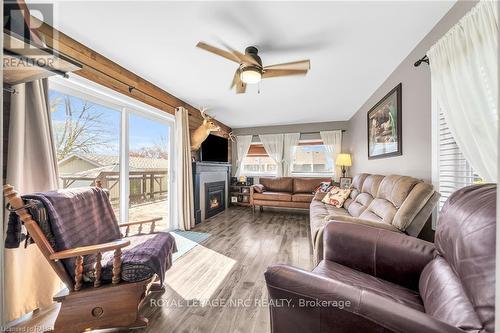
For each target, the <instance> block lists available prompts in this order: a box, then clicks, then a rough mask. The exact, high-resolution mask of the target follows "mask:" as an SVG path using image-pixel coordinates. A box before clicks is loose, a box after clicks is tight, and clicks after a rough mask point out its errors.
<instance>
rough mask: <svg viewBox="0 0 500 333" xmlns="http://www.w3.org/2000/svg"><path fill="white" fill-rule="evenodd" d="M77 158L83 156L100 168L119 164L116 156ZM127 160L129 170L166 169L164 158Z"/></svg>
mask: <svg viewBox="0 0 500 333" xmlns="http://www.w3.org/2000/svg"><path fill="white" fill-rule="evenodd" d="M79 156H83V157H85V158H86V159H87V160H91V161H94V162H95V163H97V164H99V165H100V166H106V165H115V164H119V163H120V158H119V156H116V155H94V154H85V155H79ZM128 160H129V166H130V168H134V169H138V170H158V169H166V168H168V160H167V159H164V158H150V157H137V156H129V158H128Z"/></svg>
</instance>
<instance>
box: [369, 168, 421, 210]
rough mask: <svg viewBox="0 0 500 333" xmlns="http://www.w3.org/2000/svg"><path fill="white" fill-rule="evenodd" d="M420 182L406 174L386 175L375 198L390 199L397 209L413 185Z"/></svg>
mask: <svg viewBox="0 0 500 333" xmlns="http://www.w3.org/2000/svg"><path fill="white" fill-rule="evenodd" d="M421 182H422V181H421V180H418V179H416V178H412V177H407V176H398V175H390V176H386V177H385V178H384V179H383V180H382V182H381V183H380V186H379V190H378V193H377V198H381V199H385V200H387V201H390V202H391V203H392V204H393V205H394V207H396V208H398V209H399V207H401V205H402V204H403V202H404V201H405V200H406V197H407V196H408V194H410V192H411V190H412V189H413V187H414V186H415V185H417V184H418V183H421Z"/></svg>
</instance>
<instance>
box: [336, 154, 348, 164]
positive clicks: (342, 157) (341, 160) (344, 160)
mask: <svg viewBox="0 0 500 333" xmlns="http://www.w3.org/2000/svg"><path fill="white" fill-rule="evenodd" d="M335 164H336V165H339V166H351V165H352V162H351V154H338V155H337V159H336V160H335Z"/></svg>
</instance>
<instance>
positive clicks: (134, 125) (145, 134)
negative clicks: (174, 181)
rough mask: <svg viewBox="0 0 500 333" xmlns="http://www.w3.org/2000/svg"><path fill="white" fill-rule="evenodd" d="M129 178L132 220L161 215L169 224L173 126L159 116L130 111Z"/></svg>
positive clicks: (164, 224)
mask: <svg viewBox="0 0 500 333" xmlns="http://www.w3.org/2000/svg"><path fill="white" fill-rule="evenodd" d="M128 123H129V140H128V144H129V153H128V165H129V168H128V174H129V176H128V178H129V200H128V216H129V220H130V221H143V220H150V219H160V220H158V222H156V225H157V226H158V227H160V228H166V227H168V224H169V223H168V201H169V191H168V189H169V161H170V126H169V124H168V123H166V122H164V121H163V122H162V121H160V120H159V119H154V118H147V117H145V116H144V115H142V116H141V115H139V114H136V113H130V115H129V119H128Z"/></svg>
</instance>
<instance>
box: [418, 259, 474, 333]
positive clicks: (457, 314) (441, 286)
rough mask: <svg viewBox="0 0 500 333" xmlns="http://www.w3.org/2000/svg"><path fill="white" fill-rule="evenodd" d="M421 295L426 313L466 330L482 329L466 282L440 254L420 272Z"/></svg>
mask: <svg viewBox="0 0 500 333" xmlns="http://www.w3.org/2000/svg"><path fill="white" fill-rule="evenodd" d="M419 289H420V295H421V297H422V300H423V302H424V306H425V312H426V313H427V314H429V315H430V316H432V317H434V318H436V319H439V320H441V321H444V322H445V323H448V324H450V325H452V326H455V327H458V328H461V329H462V330H464V331H466V332H479V331H480V330H481V328H482V325H481V322H480V321H479V318H478V317H477V314H476V312H475V311H474V307H473V306H472V304H471V302H470V300H469V299H468V298H467V296H466V294H465V291H464V288H463V286H462V283H461V282H460V280H459V279H458V277H457V275H456V274H455V273H454V272H453V270H452V269H451V267H450V265H449V264H448V263H447V262H446V260H444V259H443V257H441V256H438V257H437V258H436V259H434V260H432V261H431V262H430V263H428V264H427V266H425V268H424V270H423V271H422V274H421V275H420V283H419Z"/></svg>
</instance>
